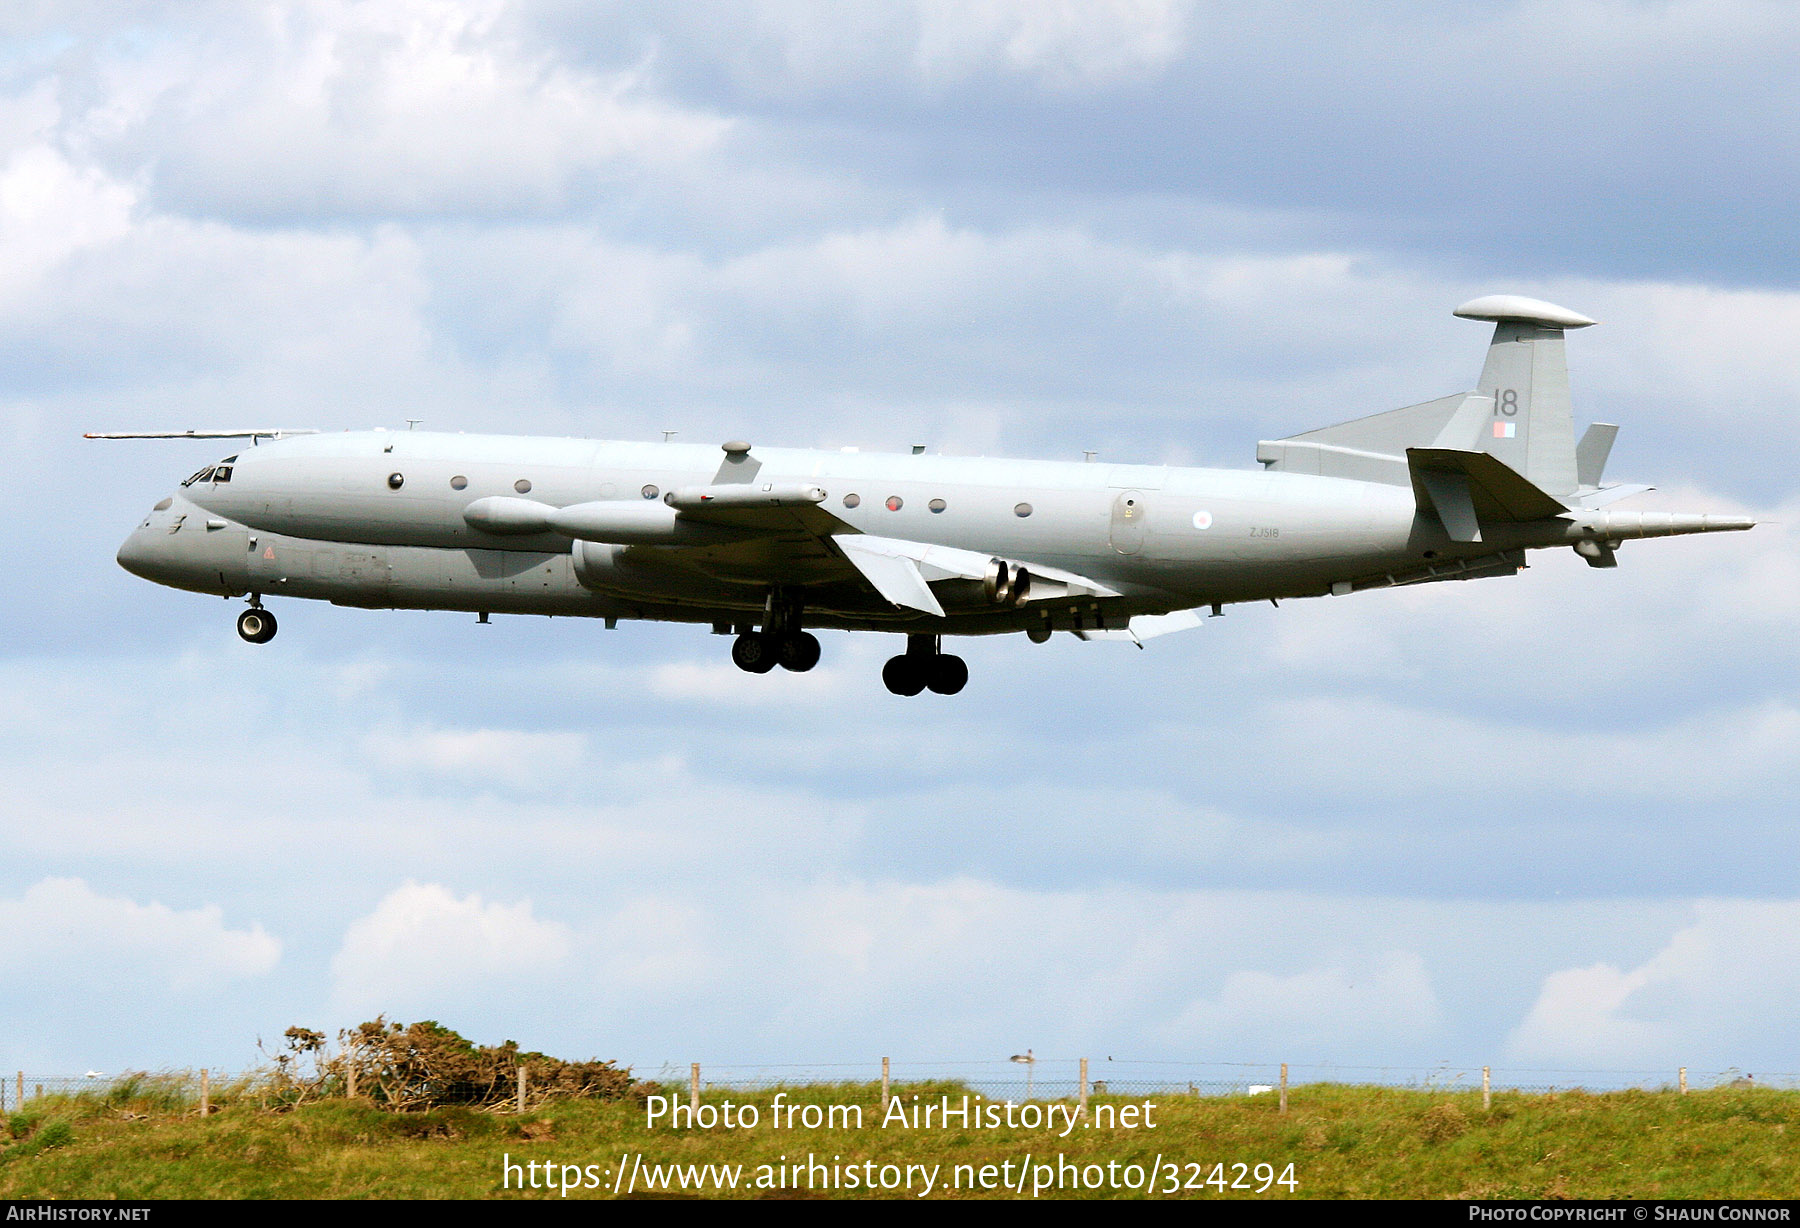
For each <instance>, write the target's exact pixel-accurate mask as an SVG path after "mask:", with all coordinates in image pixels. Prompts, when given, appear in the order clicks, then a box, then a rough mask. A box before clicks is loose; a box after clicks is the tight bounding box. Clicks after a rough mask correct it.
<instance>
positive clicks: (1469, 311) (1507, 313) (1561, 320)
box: [1451, 294, 1599, 328]
mask: <svg viewBox="0 0 1800 1228" xmlns="http://www.w3.org/2000/svg"><path fill="white" fill-rule="evenodd" d="M1451 314H1452V315H1456V316H1459V317H1461V318H1462V319H1465V320H1491V321H1493V322H1494V323H1496V324H1501V323H1506V322H1507V321H1517V322H1519V323H1523V324H1538V325H1541V326H1543V327H1545V328H1586V327H1588V325H1590V324H1598V323H1599V321H1598V320H1590V319H1589V318H1588V317H1587V316H1584V315H1582V314H1581V313H1580V312H1578V311H1570V310H1569V309H1568V308H1567V307H1558V306H1557V305H1556V304H1555V303H1546V302H1545V301H1544V300H1543V299H1541V298H1526V297H1525V296H1524V295H1522V294H1488V295H1484V296H1483V297H1481V298H1472V299H1470V300H1469V301H1468V302H1466V303H1464V304H1463V305H1462V306H1461V307H1458V308H1457V309H1456V310H1455V311H1454V312H1452V313H1451Z"/></svg>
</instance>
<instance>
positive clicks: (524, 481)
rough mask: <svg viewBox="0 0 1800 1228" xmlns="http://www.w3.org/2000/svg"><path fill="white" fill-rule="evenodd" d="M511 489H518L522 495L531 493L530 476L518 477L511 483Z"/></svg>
mask: <svg viewBox="0 0 1800 1228" xmlns="http://www.w3.org/2000/svg"><path fill="white" fill-rule="evenodd" d="M513 489H514V490H516V491H518V492H519V493H520V494H522V495H528V494H530V493H531V479H530V478H520V479H519V480H518V481H516V482H514V483H513Z"/></svg>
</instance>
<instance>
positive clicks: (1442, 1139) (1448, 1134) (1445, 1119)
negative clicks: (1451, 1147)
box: [1419, 1100, 1469, 1143]
mask: <svg viewBox="0 0 1800 1228" xmlns="http://www.w3.org/2000/svg"><path fill="white" fill-rule="evenodd" d="M1419 1126H1420V1131H1421V1133H1423V1134H1424V1135H1425V1141H1426V1142H1428V1143H1447V1142H1449V1141H1450V1140H1451V1139H1453V1138H1458V1137H1460V1136H1461V1135H1462V1134H1463V1132H1464V1131H1466V1130H1467V1129H1468V1128H1469V1119H1468V1116H1467V1115H1466V1114H1464V1112H1463V1111H1462V1109H1461V1108H1459V1107H1458V1106H1457V1105H1456V1104H1454V1103H1453V1102H1451V1101H1448V1100H1446V1101H1444V1103H1442V1104H1438V1105H1433V1106H1432V1107H1431V1108H1429V1109H1427V1110H1426V1111H1425V1116H1424V1117H1423V1118H1421V1119H1420V1122H1419Z"/></svg>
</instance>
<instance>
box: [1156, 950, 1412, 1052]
mask: <svg viewBox="0 0 1800 1228" xmlns="http://www.w3.org/2000/svg"><path fill="white" fill-rule="evenodd" d="M1442 1024H1443V1020H1442V1017H1441V1014H1440V1011H1439V1006H1438V999H1437V994H1436V993H1435V992H1433V990H1432V986H1431V977H1430V975H1429V973H1428V972H1427V971H1426V968H1425V962H1424V960H1422V959H1421V958H1420V957H1419V956H1418V955H1417V954H1415V953H1413V952H1410V951H1387V952H1382V953H1380V954H1375V955H1371V956H1369V957H1366V958H1363V959H1360V960H1357V961H1355V962H1354V963H1332V964H1328V965H1324V966H1320V967H1314V968H1307V969H1304V970H1302V971H1300V972H1296V973H1291V974H1287V975H1282V974H1279V973H1272V972H1265V971H1262V970H1258V969H1244V970H1240V971H1236V972H1233V973H1231V974H1230V975H1229V976H1227V977H1226V978H1225V984H1224V986H1223V987H1222V988H1221V989H1220V991H1219V992H1218V993H1217V994H1216V995H1214V996H1212V997H1208V998H1203V999H1200V1000H1197V1001H1195V1002H1193V1003H1191V1004H1190V1005H1189V1006H1188V1007H1187V1008H1186V1009H1185V1010H1183V1011H1182V1012H1181V1014H1180V1015H1179V1016H1177V1017H1176V1018H1175V1019H1174V1020H1172V1021H1171V1022H1170V1023H1169V1024H1168V1025H1167V1026H1166V1027H1165V1029H1164V1035H1165V1036H1166V1038H1167V1040H1168V1042H1169V1043H1170V1044H1171V1045H1176V1046H1181V1047H1182V1048H1183V1049H1184V1050H1185V1051H1188V1052H1203V1051H1205V1050H1207V1049H1209V1048H1211V1047H1212V1046H1214V1045H1217V1044H1218V1043H1219V1042H1220V1041H1221V1040H1222V1039H1225V1038H1232V1039H1234V1040H1236V1042H1237V1043H1239V1044H1242V1043H1243V1041H1242V1039H1241V1038H1242V1037H1244V1036H1246V1035H1256V1036H1259V1037H1260V1038H1261V1039H1262V1041H1263V1043H1264V1045H1265V1046H1267V1047H1268V1048H1267V1050H1266V1051H1273V1050H1277V1049H1299V1050H1302V1051H1304V1052H1307V1053H1308V1054H1310V1055H1336V1056H1337V1057H1338V1058H1340V1059H1344V1058H1350V1057H1354V1056H1356V1055H1357V1054H1358V1052H1359V1051H1360V1052H1364V1053H1366V1052H1368V1051H1369V1049H1371V1048H1373V1047H1375V1046H1376V1045H1378V1044H1383V1043H1393V1042H1394V1041H1395V1040H1396V1039H1399V1038H1405V1043H1408V1044H1411V1045H1418V1044H1420V1043H1422V1042H1428V1041H1431V1040H1434V1039H1436V1038H1437V1037H1438V1036H1439V1035H1440V1029H1441V1027H1442Z"/></svg>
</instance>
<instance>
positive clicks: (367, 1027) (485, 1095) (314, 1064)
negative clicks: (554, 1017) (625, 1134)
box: [275, 1016, 654, 1110]
mask: <svg viewBox="0 0 1800 1228" xmlns="http://www.w3.org/2000/svg"><path fill="white" fill-rule="evenodd" d="M286 1036H287V1041H288V1045H287V1051H286V1052H284V1053H282V1054H281V1055H280V1056H278V1057H277V1058H276V1059H275V1065H276V1076H277V1080H278V1082H279V1083H280V1084H281V1086H282V1087H283V1089H284V1091H286V1092H287V1093H288V1094H286V1095H285V1096H284V1097H283V1099H285V1100H286V1101H287V1102H289V1103H299V1102H300V1101H301V1100H305V1099H310V1098H313V1097H317V1096H328V1095H336V1096H341V1095H346V1094H348V1092H349V1090H350V1088H351V1086H352V1083H354V1086H355V1090H356V1093H357V1095H359V1096H366V1097H368V1098H369V1099H370V1100H372V1101H374V1102H375V1103H376V1104H379V1105H382V1106H384V1107H387V1108H392V1109H402V1110H411V1109H430V1108H436V1107H438V1106H440V1105H468V1106H470V1107H474V1108H489V1107H499V1106H503V1105H511V1104H515V1103H517V1099H518V1072H519V1069H520V1068H521V1067H523V1068H524V1070H525V1077H526V1097H527V1100H528V1102H529V1103H531V1104H541V1103H543V1102H544V1101H545V1100H550V1099H560V1098H575V1097H579V1098H584V1099H590V1100H624V1099H627V1098H637V1099H641V1098H642V1097H643V1096H645V1095H646V1094H648V1092H649V1091H651V1090H654V1089H652V1088H650V1087H649V1085H647V1084H641V1083H638V1082H637V1081H636V1080H634V1079H633V1078H632V1077H631V1071H630V1070H628V1069H621V1068H620V1067H619V1066H617V1065H616V1064H614V1063H612V1062H602V1061H597V1060H593V1061H586V1062H569V1061H564V1060H562V1059H561V1058H554V1057H549V1056H547V1055H545V1054H542V1053H526V1052H523V1051H521V1050H520V1048H519V1046H518V1043H517V1042H515V1041H510V1040H509V1041H506V1042H505V1043H504V1044H499V1045H477V1044H475V1043H474V1042H473V1041H471V1040H468V1039H465V1038H464V1037H463V1036H461V1035H459V1034H458V1033H456V1032H454V1031H452V1030H451V1029H449V1028H447V1027H445V1026H444V1025H443V1024H441V1023H438V1022H437V1021H436V1020H431V1019H426V1020H422V1021H420V1022H418V1023H397V1022H391V1021H389V1020H388V1019H387V1018H386V1017H385V1016H381V1017H377V1018H375V1019H372V1020H370V1021H369V1022H367V1023H362V1024H358V1025H357V1026H356V1027H354V1028H347V1029H345V1030H344V1031H342V1032H340V1033H338V1052H337V1054H336V1055H335V1056H334V1055H332V1054H331V1053H330V1052H329V1050H328V1049H327V1046H326V1042H325V1035H324V1033H322V1032H316V1031H313V1030H312V1029H310V1028H300V1027H294V1028H289V1029H288V1030H287V1033H286Z"/></svg>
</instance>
